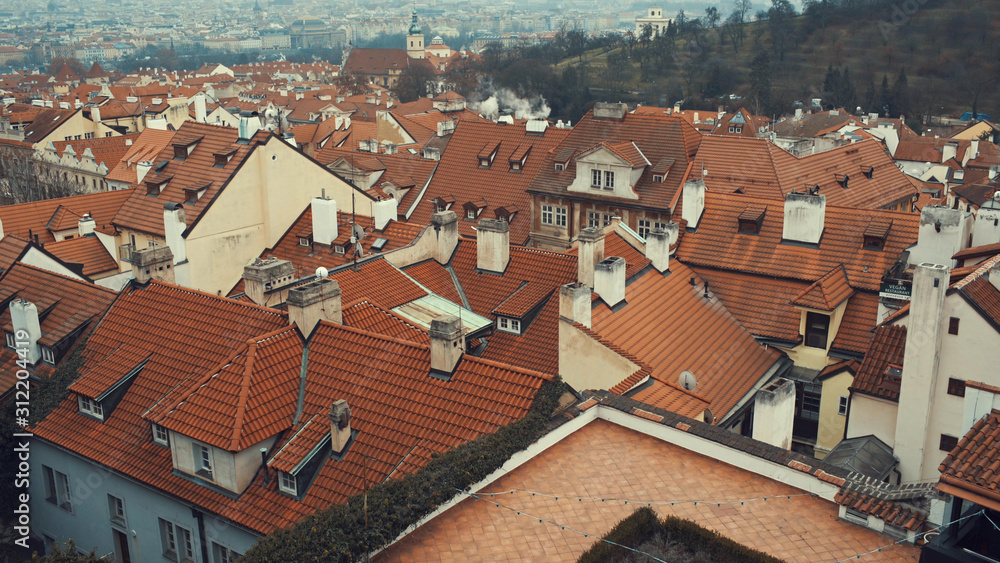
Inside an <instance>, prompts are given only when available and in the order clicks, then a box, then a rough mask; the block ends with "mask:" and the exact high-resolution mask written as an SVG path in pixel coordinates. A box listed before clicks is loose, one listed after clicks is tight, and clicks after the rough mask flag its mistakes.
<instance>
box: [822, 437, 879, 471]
mask: <svg viewBox="0 0 1000 563" xmlns="http://www.w3.org/2000/svg"><path fill="white" fill-rule="evenodd" d="M823 461H825V462H826V463H830V464H833V465H836V466H837V467H843V468H844V469H847V470H849V471H854V472H856V473H860V474H862V475H865V476H867V477H872V478H874V479H878V480H879V481H881V480H882V479H885V478H886V476H888V475H889V473H890V472H891V471H892V469H893V467H895V466H896V458H895V457H894V456H893V455H892V448H890V447H889V446H887V445H886V444H885V442H883V441H882V440H879V439H878V438H876V437H875V436H872V435H869V436H862V437H859V438H848V439H846V440H844V441H842V442H840V443H839V444H837V446H836V447H834V448H833V449H832V450H830V453H829V454H827V455H826V457H825V458H823Z"/></svg>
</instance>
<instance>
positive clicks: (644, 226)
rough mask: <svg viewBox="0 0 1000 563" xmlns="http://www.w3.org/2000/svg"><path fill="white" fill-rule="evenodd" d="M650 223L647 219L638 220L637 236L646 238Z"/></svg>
mask: <svg viewBox="0 0 1000 563" xmlns="http://www.w3.org/2000/svg"><path fill="white" fill-rule="evenodd" d="M651 225H652V223H651V222H650V221H649V219H639V236H640V237H642V238H646V237H647V236H649V230H650V226H651Z"/></svg>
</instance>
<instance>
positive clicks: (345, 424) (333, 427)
mask: <svg viewBox="0 0 1000 563" xmlns="http://www.w3.org/2000/svg"><path fill="white" fill-rule="evenodd" d="M329 417H330V451H331V452H332V453H333V454H334V455H341V454H343V453H344V448H346V447H347V444H349V443H350V442H351V407H349V406H348V405H347V401H345V400H343V399H340V400H338V401H335V402H334V403H333V406H331V407H330V415H329Z"/></svg>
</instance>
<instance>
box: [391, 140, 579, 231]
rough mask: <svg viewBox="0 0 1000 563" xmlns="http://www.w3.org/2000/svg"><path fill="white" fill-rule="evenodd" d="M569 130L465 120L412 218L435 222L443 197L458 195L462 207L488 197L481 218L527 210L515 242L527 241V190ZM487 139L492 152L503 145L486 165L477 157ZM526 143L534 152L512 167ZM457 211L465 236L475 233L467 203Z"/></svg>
mask: <svg viewBox="0 0 1000 563" xmlns="http://www.w3.org/2000/svg"><path fill="white" fill-rule="evenodd" d="M568 133H569V130H568V129H556V128H553V127H550V128H547V129H546V130H545V132H544V134H540V135H539V134H533V133H528V132H527V131H526V129H525V127H524V126H523V125H517V124H515V125H503V124H496V123H492V122H475V121H469V120H462V121H460V122H459V123H458V125H457V126H456V127H455V132H454V133H452V135H451V139H450V140H449V141H448V148H447V149H446V150H445V151H444V152H443V154H442V155H441V161H440V162H439V163H438V167H437V171H436V172H435V173H434V177H433V178H432V179H431V182H430V184H429V185H428V186H427V190H426V192H425V193H424V195H423V197H422V199H421V200H420V201H419V202H418V203H417V206H416V208H414V209H413V211H412V212H411V213H410V215H409V219H408V220H409V221H410V222H411V223H416V224H420V225H426V224H429V223H430V220H431V216H432V215H433V214H434V212H435V210H436V209H435V205H434V199H435V198H438V197H454V198H455V203H456V205H457V206H458V207H461V206H462V205H464V204H465V203H467V202H472V201H478V200H481V199H483V200H486V202H487V204H488V205H487V207H486V209H484V210H482V211H481V212H480V213H481V215H479V216H477V219H479V218H484V217H485V218H491V219H492V218H493V216H494V212H495V211H496V210H497V209H498V208H500V207H505V208H507V209H510V208H511V207H517V208H518V209H520V210H521V211H520V212H519V213H517V215H516V216H514V217H512V218H511V219H510V240H511V243H513V244H524V243H526V242H527V241H528V237H529V234H530V230H531V229H530V228H531V218H530V217H528V213H527V210H528V209H529V208H530V203H531V198H530V196H528V194H527V192H526V191H525V190H526V189H527V188H528V185H529V184H530V183H531V181H532V179H533V178H535V176H536V175H537V174H538V173H539V171H540V170H543V169H544V168H545V166H552V164H551V163H549V162H548V158H547V157H548V153H549V151H551V150H552V148H553V147H555V146H556V145H557V144H558V143H559V142H560V141H562V140H563V139H565V138H566V136H567V134H568ZM484 139H489V151H490V152H491V153H492V150H493V148H494V147H496V146H497V145H499V147H500V149H499V151H498V152H497V154H496V156H495V157H494V159H493V162H492V164H491V165H490V166H489V167H480V166H479V159H478V158H477V155H478V154H479V152H480V150H481V149H482V148H483V146H484ZM526 146H531V153H530V154H529V155H528V157H527V159H526V160H525V162H524V165H523V166H522V167H521V169H520V170H517V171H515V170H511V166H510V163H509V160H510V157H511V155H512V154H513V153H514V152H515V151H516V150H518V149H519V148H521V150H525V147H526ZM401 211H402V210H401ZM455 211H456V212H458V213H459V222H458V225H459V232H460V233H461V234H462V235H463V236H470V237H474V236H475V229H474V227H475V223H474V222H473V221H470V220H467V219H466V218H465V216H464V213H461V209H455ZM522 215H523V216H522Z"/></svg>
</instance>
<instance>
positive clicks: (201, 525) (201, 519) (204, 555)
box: [191, 508, 209, 561]
mask: <svg viewBox="0 0 1000 563" xmlns="http://www.w3.org/2000/svg"><path fill="white" fill-rule="evenodd" d="M191 515H192V516H194V519H195V520H197V521H198V541H199V542H201V560H202V561H208V560H209V559H208V540H207V539H206V538H205V515H204V514H203V513H202V512H201V511H200V510H197V509H194V508H192V509H191Z"/></svg>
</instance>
